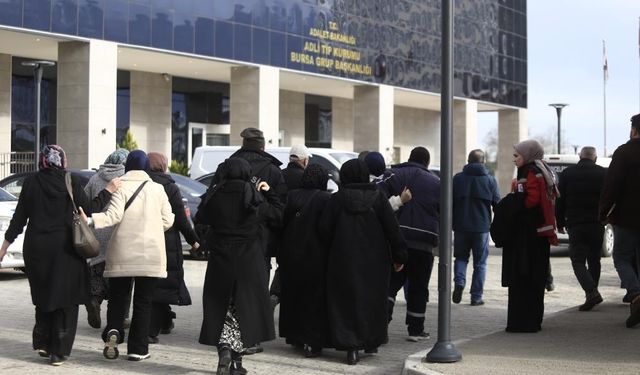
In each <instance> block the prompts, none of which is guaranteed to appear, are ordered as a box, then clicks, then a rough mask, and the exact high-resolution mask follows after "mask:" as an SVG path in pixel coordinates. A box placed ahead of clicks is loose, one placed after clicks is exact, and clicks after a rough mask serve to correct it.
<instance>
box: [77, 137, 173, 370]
mask: <svg viewBox="0 0 640 375" xmlns="http://www.w3.org/2000/svg"><path fill="white" fill-rule="evenodd" d="M124 170H125V172H126V173H125V174H124V175H123V176H122V178H121V181H122V186H121V187H120V189H118V191H116V192H115V194H113V196H112V197H111V202H109V206H108V207H107V209H106V210H105V211H104V212H100V213H94V214H93V215H92V216H91V218H90V219H89V220H88V222H89V224H90V225H93V226H94V227H95V228H96V229H101V228H106V227H111V226H115V227H114V230H113V235H112V236H111V240H110V241H109V246H108V248H107V259H106V264H105V270H104V277H106V278H108V279H109V303H108V305H107V324H106V326H105V328H104V331H103V332H102V340H103V341H104V342H105V347H104V350H103V355H104V356H105V357H106V358H107V359H116V358H118V356H119V354H120V353H119V351H118V344H119V343H121V342H124V327H123V323H124V315H125V312H126V309H127V301H128V299H129V298H128V296H129V294H130V290H131V285H132V284H134V292H133V315H132V319H131V326H130V329H129V336H128V338H127V356H128V359H129V360H131V361H141V360H144V359H147V358H149V343H148V337H149V319H150V317H151V298H152V296H153V291H154V289H155V286H156V282H157V280H158V279H163V278H165V277H167V255H166V252H165V242H164V232H165V231H166V230H168V229H169V228H171V226H172V225H173V220H174V215H173V213H172V212H171V205H170V204H169V199H168V198H167V194H166V193H165V192H164V188H163V187H162V185H160V184H157V183H155V182H153V181H151V178H150V177H149V175H148V174H147V172H146V171H148V170H149V158H148V157H147V154H146V153H145V152H144V151H142V150H134V151H131V152H130V153H129V156H127V161H126V162H125V165H124ZM134 280H135V283H134Z"/></svg>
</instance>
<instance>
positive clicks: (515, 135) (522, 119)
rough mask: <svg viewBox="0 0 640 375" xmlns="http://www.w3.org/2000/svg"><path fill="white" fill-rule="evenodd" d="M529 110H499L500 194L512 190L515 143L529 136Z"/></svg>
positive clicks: (497, 173)
mask: <svg viewBox="0 0 640 375" xmlns="http://www.w3.org/2000/svg"><path fill="white" fill-rule="evenodd" d="M527 131H528V128H527V110H526V109H505V110H501V111H499V112H498V157H497V162H498V166H497V169H496V178H497V180H498V186H499V187H500V194H502V196H504V195H506V194H507V193H508V192H510V191H511V181H512V180H513V178H514V177H515V176H514V173H515V166H514V165H513V145H515V144H516V143H518V142H520V141H523V140H524V139H526V138H527Z"/></svg>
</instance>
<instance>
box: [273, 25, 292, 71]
mask: <svg viewBox="0 0 640 375" xmlns="http://www.w3.org/2000/svg"><path fill="white" fill-rule="evenodd" d="M269 39H270V41H271V42H270V43H269V44H270V45H271V57H270V61H271V65H273V66H279V67H283V68H284V67H286V66H287V59H288V56H287V39H286V36H285V34H281V33H276V32H273V31H272V32H271V35H270V36H269Z"/></svg>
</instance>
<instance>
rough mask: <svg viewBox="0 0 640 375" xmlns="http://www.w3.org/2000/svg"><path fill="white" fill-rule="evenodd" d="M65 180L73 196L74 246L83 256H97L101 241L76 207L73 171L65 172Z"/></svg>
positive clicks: (72, 229) (72, 226)
mask: <svg viewBox="0 0 640 375" xmlns="http://www.w3.org/2000/svg"><path fill="white" fill-rule="evenodd" d="M64 180H65V184H66V185H67V192H68V193H69V197H71V203H72V204H73V221H72V223H71V232H72V241H73V248H74V249H75V251H76V253H77V254H78V255H79V256H80V257H82V258H85V259H88V258H93V257H96V256H98V254H100V243H99V242H98V240H97V239H96V235H95V234H94V233H93V230H92V229H91V228H90V227H89V225H88V224H87V223H86V222H85V221H84V220H82V218H81V217H80V213H79V212H78V207H76V202H75V201H74V200H73V187H72V186H71V173H69V172H67V173H65V175H64Z"/></svg>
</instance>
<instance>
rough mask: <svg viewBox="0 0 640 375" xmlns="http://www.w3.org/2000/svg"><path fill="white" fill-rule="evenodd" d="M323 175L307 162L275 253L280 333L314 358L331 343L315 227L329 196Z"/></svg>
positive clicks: (322, 250)
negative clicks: (278, 279) (279, 285)
mask: <svg viewBox="0 0 640 375" xmlns="http://www.w3.org/2000/svg"><path fill="white" fill-rule="evenodd" d="M328 180H329V173H328V172H327V170H326V169H325V168H324V167H322V166H321V165H319V164H311V165H309V166H308V167H307V168H306V169H305V170H304V173H303V174H302V179H301V187H302V188H301V189H296V190H291V191H289V194H288V195H287V205H286V206H285V208H284V218H283V226H284V229H283V231H282V236H281V239H282V240H281V241H282V242H281V246H280V250H279V252H278V257H277V258H278V266H279V270H280V281H281V283H282V290H281V292H280V293H281V294H280V325H279V327H280V336H281V337H286V338H287V340H288V341H289V342H291V343H296V344H303V345H304V352H305V356H306V357H315V356H317V355H319V354H320V352H321V350H322V348H326V347H329V346H330V341H329V335H328V327H329V322H328V318H327V305H326V279H327V250H328V248H327V246H326V244H325V243H324V241H322V240H321V238H320V236H319V234H318V231H317V226H318V221H319V219H320V216H321V215H322V212H323V211H324V208H325V206H326V205H327V202H328V201H329V199H330V198H331V193H329V192H328V191H327V181H328Z"/></svg>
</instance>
